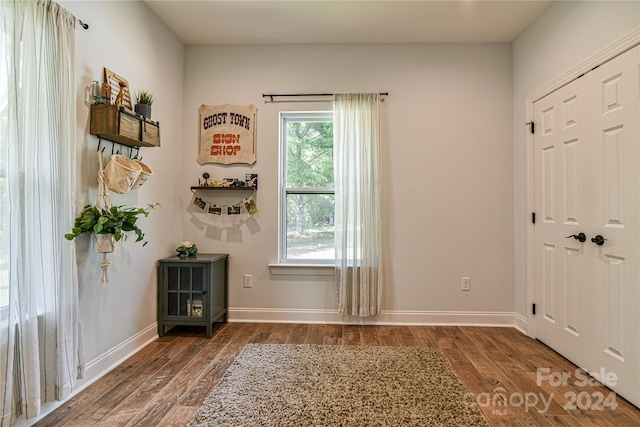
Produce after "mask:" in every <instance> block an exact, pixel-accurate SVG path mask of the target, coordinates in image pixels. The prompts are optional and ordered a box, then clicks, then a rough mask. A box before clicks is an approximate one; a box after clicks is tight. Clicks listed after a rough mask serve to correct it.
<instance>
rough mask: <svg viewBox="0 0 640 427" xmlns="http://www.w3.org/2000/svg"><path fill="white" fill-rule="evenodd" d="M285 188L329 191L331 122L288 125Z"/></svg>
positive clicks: (330, 186)
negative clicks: (323, 189) (327, 189)
mask: <svg viewBox="0 0 640 427" xmlns="http://www.w3.org/2000/svg"><path fill="white" fill-rule="evenodd" d="M287 187H297V188H304V187H308V188H333V122H311V121H299V122H295V121H291V122H288V124H287Z"/></svg>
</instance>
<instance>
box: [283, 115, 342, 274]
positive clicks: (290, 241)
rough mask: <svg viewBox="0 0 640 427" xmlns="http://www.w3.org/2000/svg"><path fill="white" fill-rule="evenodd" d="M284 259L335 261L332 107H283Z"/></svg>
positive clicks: (285, 260)
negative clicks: (304, 109)
mask: <svg viewBox="0 0 640 427" xmlns="http://www.w3.org/2000/svg"><path fill="white" fill-rule="evenodd" d="M280 152H281V160H280V172H281V175H280V244H279V246H280V247H279V253H280V256H279V258H280V262H283V263H287V262H298V263H301V262H305V263H308V262H314V263H333V260H334V254H335V249H334V230H333V219H334V192H335V191H334V181H333V113H332V112H331V111H325V112H304V113H294V112H282V113H280Z"/></svg>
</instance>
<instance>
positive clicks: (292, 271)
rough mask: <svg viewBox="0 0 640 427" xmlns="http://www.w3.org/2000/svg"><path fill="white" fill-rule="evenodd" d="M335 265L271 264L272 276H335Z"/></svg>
mask: <svg viewBox="0 0 640 427" xmlns="http://www.w3.org/2000/svg"><path fill="white" fill-rule="evenodd" d="M335 270H336V269H335V266H334V265H333V264H269V271H270V272H271V274H277V275H287V274H288V275H299V276H300V275H302V276H333V275H335Z"/></svg>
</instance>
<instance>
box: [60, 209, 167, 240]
mask: <svg viewBox="0 0 640 427" xmlns="http://www.w3.org/2000/svg"><path fill="white" fill-rule="evenodd" d="M156 206H160V204H159V203H156V204H154V205H148V207H147V209H145V208H133V207H129V208H127V207H124V206H112V207H111V209H104V210H102V212H101V211H100V210H98V208H97V207H96V206H92V205H86V206H85V207H84V209H83V210H82V212H80V215H78V217H77V218H76V220H75V223H74V225H73V227H72V228H71V233H67V234H65V235H64V237H65V239H67V240H73V239H74V238H76V237H78V236H80V235H82V234H84V233H91V234H113V238H114V239H115V241H116V242H118V241H120V240H122V239H123V238H124V239H126V238H127V235H126V234H125V233H128V232H131V231H132V232H134V233H135V235H136V242H140V241H142V240H143V239H144V233H143V232H142V230H141V229H140V228H139V227H138V225H137V221H138V218H140V216H145V217H148V216H149V211H150V209H154V208H155V207H156ZM146 244H147V242H146V241H145V242H144V243H143V246H144V245H146Z"/></svg>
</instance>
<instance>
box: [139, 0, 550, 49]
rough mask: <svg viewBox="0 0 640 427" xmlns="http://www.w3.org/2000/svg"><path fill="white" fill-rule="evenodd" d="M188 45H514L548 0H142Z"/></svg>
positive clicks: (541, 12) (544, 8) (543, 9)
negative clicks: (512, 43)
mask: <svg viewBox="0 0 640 427" xmlns="http://www.w3.org/2000/svg"><path fill="white" fill-rule="evenodd" d="M143 2H144V3H145V4H146V5H147V6H148V7H149V9H151V11H153V13H155V14H156V16H157V17H158V18H159V19H160V20H161V21H162V22H163V23H164V24H165V25H166V26H167V27H168V28H169V29H170V30H171V31H172V32H173V33H174V34H175V35H176V36H177V37H178V38H179V39H180V40H181V41H182V42H183V43H184V44H185V45H215V44H288V43H511V42H513V41H514V40H515V39H516V38H518V36H519V35H520V34H522V33H523V32H524V31H525V30H526V29H527V28H528V27H529V26H530V25H531V24H532V23H533V22H534V21H535V20H536V19H537V18H538V17H539V16H540V15H542V14H543V13H544V11H545V10H546V9H547V8H548V7H549V6H551V4H552V3H553V1H546V0H533V1H528V0H504V1H491V0H445V1H433V0H429V1H420V0H414V1H404V0H389V1H380V0H378V1H371V0H342V1H333V0H297V1H294V0H289V1H270V0H258V1H247V0H233V1H229V0H226V1H223V0H199V1H191V0H143Z"/></svg>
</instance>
